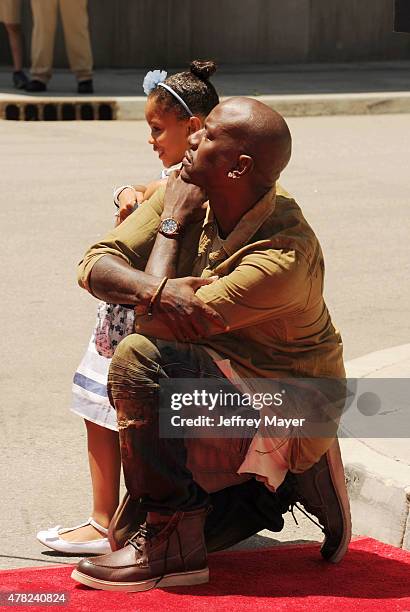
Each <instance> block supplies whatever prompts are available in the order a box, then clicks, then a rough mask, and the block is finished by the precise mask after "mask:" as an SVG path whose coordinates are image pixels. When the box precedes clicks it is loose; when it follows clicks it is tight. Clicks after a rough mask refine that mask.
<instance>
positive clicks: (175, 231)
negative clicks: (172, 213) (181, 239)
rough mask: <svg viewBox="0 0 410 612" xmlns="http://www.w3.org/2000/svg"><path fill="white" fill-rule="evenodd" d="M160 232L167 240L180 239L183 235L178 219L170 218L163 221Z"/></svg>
mask: <svg viewBox="0 0 410 612" xmlns="http://www.w3.org/2000/svg"><path fill="white" fill-rule="evenodd" d="M158 232H159V233H160V234H162V235H163V236H165V237H166V238H178V236H180V235H181V234H182V226H181V224H180V223H178V221H176V219H173V218H172V217H168V218H167V219H163V220H162V221H161V223H160V224H159V228H158Z"/></svg>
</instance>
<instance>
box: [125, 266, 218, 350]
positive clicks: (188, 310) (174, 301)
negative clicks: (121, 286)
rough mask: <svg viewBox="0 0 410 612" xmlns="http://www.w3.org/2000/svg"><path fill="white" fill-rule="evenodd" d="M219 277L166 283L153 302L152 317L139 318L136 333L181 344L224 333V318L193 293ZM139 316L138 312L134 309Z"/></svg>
mask: <svg viewBox="0 0 410 612" xmlns="http://www.w3.org/2000/svg"><path fill="white" fill-rule="evenodd" d="M217 278H218V277H216V276H213V277H211V278H196V277H194V276H187V277H185V278H173V279H168V281H167V283H166V285H165V287H164V289H163V291H162V293H161V296H160V299H159V300H158V301H157V302H155V304H154V308H153V316H152V317H146V316H142V317H138V316H137V320H136V322H137V324H136V330H137V331H138V332H140V333H142V334H144V335H146V336H154V337H156V338H162V339H165V340H180V341H181V342H187V341H198V340H199V339H201V338H207V337H208V336H212V335H214V334H221V333H224V332H227V331H228V330H229V327H228V326H227V325H226V323H225V321H224V320H223V318H222V317H221V316H220V315H219V314H218V313H217V312H216V311H215V310H214V309H213V308H210V307H209V306H207V304H205V302H202V301H201V300H200V299H198V298H197V297H196V296H195V291H197V289H199V288H200V287H203V286H204V285H209V284H211V283H213V282H214V281H215V280H217ZM136 313H137V314H138V309H136Z"/></svg>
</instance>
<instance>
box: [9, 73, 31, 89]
mask: <svg viewBox="0 0 410 612" xmlns="http://www.w3.org/2000/svg"><path fill="white" fill-rule="evenodd" d="M27 83H28V78H27V76H26V74H25V72H23V71H22V70H15V71H14V72H13V85H14V87H15V88H16V89H26V87H27Z"/></svg>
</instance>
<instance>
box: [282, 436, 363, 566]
mask: <svg viewBox="0 0 410 612" xmlns="http://www.w3.org/2000/svg"><path fill="white" fill-rule="evenodd" d="M277 495H278V497H279V499H280V500H281V502H282V504H283V509H285V508H288V509H289V508H290V509H292V508H293V506H296V507H299V506H298V505H297V503H298V502H301V503H302V504H303V506H304V508H305V510H307V512H309V513H310V514H313V515H314V516H316V518H317V519H318V520H319V523H320V525H319V527H321V528H322V530H323V532H324V534H325V540H324V542H323V544H322V548H321V550H320V552H321V554H322V556H323V558H324V559H326V561H331V562H332V563H338V562H339V561H341V560H342V559H343V557H344V555H345V553H346V551H347V548H348V545H349V542H350V538H351V535H352V524H351V518H350V505H349V498H348V496H347V490H346V483H345V475H344V469H343V463H342V458H341V455H340V448H339V442H338V440H337V439H335V441H334V442H333V444H332V446H331V447H330V449H329V450H328V451H327V452H326V453H325V454H324V455H323V457H321V459H320V461H318V463H315V465H313V466H312V467H311V468H310V469H309V470H306V472H303V473H302V474H291V473H290V472H288V474H287V476H286V478H285V481H284V483H283V484H282V485H281V486H280V487H279V488H278V490H277ZM299 509H300V508H299Z"/></svg>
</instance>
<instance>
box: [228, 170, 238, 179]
mask: <svg viewBox="0 0 410 612" xmlns="http://www.w3.org/2000/svg"><path fill="white" fill-rule="evenodd" d="M228 178H232V179H237V178H239V177H238V175H237V174H236V172H233V171H230V172H228Z"/></svg>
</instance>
